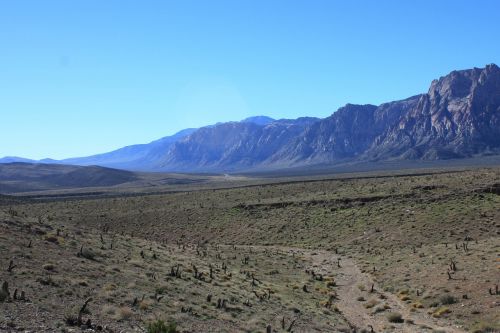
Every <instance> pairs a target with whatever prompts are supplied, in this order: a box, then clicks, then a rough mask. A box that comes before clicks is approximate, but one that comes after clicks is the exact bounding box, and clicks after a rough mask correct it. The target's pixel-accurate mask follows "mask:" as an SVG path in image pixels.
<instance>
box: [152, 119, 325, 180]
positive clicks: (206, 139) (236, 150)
mask: <svg viewBox="0 0 500 333" xmlns="http://www.w3.org/2000/svg"><path fill="white" fill-rule="evenodd" d="M316 121H317V119H316V118H299V119H296V120H288V119H282V120H277V121H273V122H270V123H268V124H267V125H265V126H263V125H259V124H256V123H254V122H229V123H223V124H219V125H216V126H213V127H205V128H201V129H199V130H197V131H196V132H194V133H193V134H191V135H190V136H188V137H186V138H185V139H183V140H180V141H178V142H176V143H175V144H174V145H173V146H172V148H171V150H170V151H169V152H168V155H167V156H166V158H165V161H164V162H163V163H162V164H161V165H160V167H161V168H162V169H168V170H190V171H193V170H205V171H207V170H225V171H227V170H235V169H241V168H249V167H252V166H255V165H258V164H260V163H262V162H264V161H265V160H267V159H268V158H270V157H271V156H272V155H273V154H275V153H276V152H277V151H278V150H279V149H280V148H281V147H282V146H283V145H285V144H287V143H288V142H290V141H291V140H293V139H295V138H296V137H297V136H298V135H300V133H302V132H303V131H304V129H305V128H306V127H307V126H309V125H311V124H313V123H314V122H316Z"/></svg>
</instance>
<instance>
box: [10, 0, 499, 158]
mask: <svg viewBox="0 0 500 333" xmlns="http://www.w3.org/2000/svg"><path fill="white" fill-rule="evenodd" d="M499 35H500V2H498V1H494V0H490V1H477V0H475V1H457V0H454V1H451V0H450V1H445V0H441V1H398V0H393V1H389V0H377V1H375V0H373V1H355V0H354V1H347V0H345V1H334V0H328V1H319V0H310V1H306V0H304V1H293V0H287V1H279V0H264V1H259V0H236V1H235V0H232V1H215V0H213V1H205V0H199V1H189V0H182V1H181V0H178V1H167V0H165V1H163V0H161V1H160V0H159V1H147V0H141V1H139V0H136V1H127V0H116V1H113V0H106V1H103V0H72V1H68V0H64V1H51V0H44V1H39V0H33V1H25V0H16V1H2V2H1V3H0V116H1V118H0V126H1V129H0V156H5V155H15V156H23V157H28V158H44V157H52V158H64V157H71V156H85V155H90V154H94V153H100V152H106V151H109V150H112V149H115V148H118V147H122V146H125V145H129V144H134V143H145V142H149V141H151V140H154V139H157V138H160V137H163V136H166V135H170V134H173V133H174V132H176V131H178V130H180V129H182V128H186V127H199V126H203V125H207V124H211V123H215V122H218V121H229V120H240V119H243V118H245V117H248V116H251V115H268V116H271V117H275V118H296V117H299V116H317V117H326V116H328V115H330V114H331V113H332V112H334V111H335V110H336V109H337V108H338V107H340V106H342V105H344V104H346V103H348V102H349V103H373V104H379V103H382V102H386V101H391V100H395V99H401V98H405V97H409V96H411V95H415V94H417V93H421V92H426V91H427V89H428V86H429V84H430V82H431V81H432V79H434V78H438V77H439V76H442V75H445V74H447V73H448V72H449V71H451V70H453V69H465V68H471V67H483V66H484V65H486V64H488V63H497V64H499V63H500V43H499V42H498V40H499Z"/></svg>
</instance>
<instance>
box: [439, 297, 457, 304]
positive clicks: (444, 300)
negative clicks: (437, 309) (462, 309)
mask: <svg viewBox="0 0 500 333" xmlns="http://www.w3.org/2000/svg"><path fill="white" fill-rule="evenodd" d="M439 300H440V302H441V304H443V305H448V304H455V303H456V302H457V299H456V298H455V297H453V296H451V295H444V296H441V298H440V299H439Z"/></svg>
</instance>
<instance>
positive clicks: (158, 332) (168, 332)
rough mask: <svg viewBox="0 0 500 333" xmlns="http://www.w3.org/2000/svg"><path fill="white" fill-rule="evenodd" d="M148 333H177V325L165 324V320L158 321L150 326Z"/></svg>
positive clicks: (172, 323)
mask: <svg viewBox="0 0 500 333" xmlns="http://www.w3.org/2000/svg"><path fill="white" fill-rule="evenodd" d="M147 332H148V333H176V332H177V324H176V323H175V322H174V321H170V322H168V323H165V322H164V321H163V320H157V321H154V322H151V323H149V324H148V327H147Z"/></svg>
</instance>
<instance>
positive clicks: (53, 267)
mask: <svg viewBox="0 0 500 333" xmlns="http://www.w3.org/2000/svg"><path fill="white" fill-rule="evenodd" d="M43 269H45V270H47V271H53V270H55V269H56V266H55V265H54V264H45V265H43Z"/></svg>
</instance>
